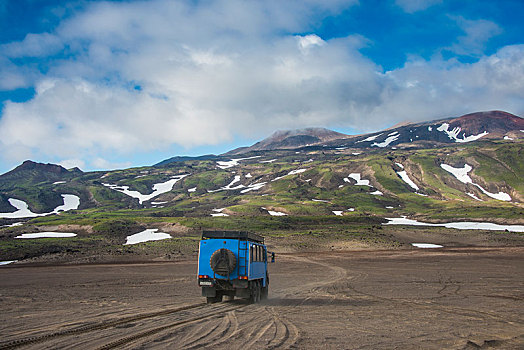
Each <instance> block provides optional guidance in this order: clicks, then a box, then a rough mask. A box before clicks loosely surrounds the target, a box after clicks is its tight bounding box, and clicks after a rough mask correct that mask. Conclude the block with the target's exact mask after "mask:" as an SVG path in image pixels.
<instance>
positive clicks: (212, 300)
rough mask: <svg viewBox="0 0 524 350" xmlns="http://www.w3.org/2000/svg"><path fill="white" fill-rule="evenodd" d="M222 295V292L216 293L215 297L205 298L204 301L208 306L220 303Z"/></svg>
mask: <svg viewBox="0 0 524 350" xmlns="http://www.w3.org/2000/svg"><path fill="white" fill-rule="evenodd" d="M223 295H224V294H222V292H218V291H217V292H216V294H215V296H214V297H207V298H206V301H207V303H208V304H214V303H219V302H221V301H222V296H223Z"/></svg>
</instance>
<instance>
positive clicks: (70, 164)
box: [58, 159, 86, 169]
mask: <svg viewBox="0 0 524 350" xmlns="http://www.w3.org/2000/svg"><path fill="white" fill-rule="evenodd" d="M58 164H60V165H61V166H63V167H64V168H66V169H72V168H75V167H76V168H79V169H85V165H86V164H85V162H84V161H83V160H81V159H64V160H61V161H60V162H58Z"/></svg>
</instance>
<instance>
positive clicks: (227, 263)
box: [209, 248, 237, 276]
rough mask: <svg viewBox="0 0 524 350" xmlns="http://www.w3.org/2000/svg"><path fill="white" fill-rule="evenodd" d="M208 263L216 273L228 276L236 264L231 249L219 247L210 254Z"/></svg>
mask: <svg viewBox="0 0 524 350" xmlns="http://www.w3.org/2000/svg"><path fill="white" fill-rule="evenodd" d="M209 265H210V266H211V269H213V271H214V272H215V273H216V274H217V275H220V276H229V274H230V273H232V272H233V271H234V270H235V267H236V266H237V258H236V256H235V253H233V252H232V251H231V250H229V249H226V248H220V249H218V250H216V251H215V252H214V253H213V254H212V255H211V259H209Z"/></svg>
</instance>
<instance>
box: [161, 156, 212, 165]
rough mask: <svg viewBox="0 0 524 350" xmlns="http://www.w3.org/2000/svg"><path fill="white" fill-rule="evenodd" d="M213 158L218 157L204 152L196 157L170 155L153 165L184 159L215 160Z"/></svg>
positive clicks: (182, 160) (184, 160)
mask: <svg viewBox="0 0 524 350" xmlns="http://www.w3.org/2000/svg"><path fill="white" fill-rule="evenodd" d="M215 159H219V157H218V156H216V155H214V154H206V155H203V156H197V157H191V156H175V157H171V158H168V159H166V160H163V161H161V162H159V163H157V164H155V165H153V166H163V165H167V164H169V163H174V162H186V161H190V160H215Z"/></svg>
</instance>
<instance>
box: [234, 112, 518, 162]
mask: <svg viewBox="0 0 524 350" xmlns="http://www.w3.org/2000/svg"><path fill="white" fill-rule="evenodd" d="M520 130H524V119H523V118H520V117H518V116H516V115H513V114H511V113H507V112H502V111H489V112H477V113H471V114H466V115H463V116H461V117H458V118H456V117H452V118H445V119H440V120H433V121H429V122H422V123H404V124H402V125H399V126H397V127H392V128H390V129H387V130H384V131H379V132H375V133H370V134H365V135H358V136H354V135H353V136H352V135H345V134H341V133H338V132H335V131H331V130H328V129H324V128H308V129H299V130H288V131H277V132H275V133H274V134H273V135H271V136H270V137H268V138H266V139H264V140H262V141H260V142H257V143H255V144H254V145H252V146H250V147H241V148H237V149H234V150H232V151H229V152H227V153H225V154H224V155H228V156H229V155H240V154H246V153H249V152H253V151H270V150H277V149H296V148H302V147H309V146H327V147H357V148H367V147H394V146H395V145H399V144H406V143H412V142H416V141H428V142H433V144H435V143H436V142H439V143H456V142H458V143H463V142H470V141H474V140H478V139H480V138H482V137H483V138H489V139H497V138H503V137H504V136H507V137H511V136H514V137H520V136H521V134H519V132H520Z"/></svg>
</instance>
